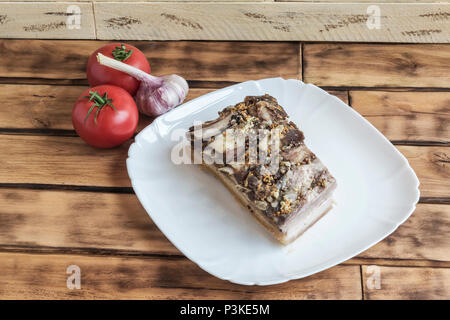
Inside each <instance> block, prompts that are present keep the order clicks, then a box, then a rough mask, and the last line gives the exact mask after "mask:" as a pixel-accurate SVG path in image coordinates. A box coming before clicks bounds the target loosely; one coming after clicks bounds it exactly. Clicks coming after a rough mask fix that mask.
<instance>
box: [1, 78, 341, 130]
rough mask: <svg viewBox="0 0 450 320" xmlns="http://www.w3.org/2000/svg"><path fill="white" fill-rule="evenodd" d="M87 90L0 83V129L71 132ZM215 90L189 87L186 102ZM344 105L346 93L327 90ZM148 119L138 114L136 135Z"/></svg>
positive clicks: (75, 87)
mask: <svg viewBox="0 0 450 320" xmlns="http://www.w3.org/2000/svg"><path fill="white" fill-rule="evenodd" d="M86 88H87V87H80V86H49V85H9V84H3V85H2V84H0V101H2V105H1V106H0V129H5V128H7V129H19V130H20V129H39V130H73V126H72V120H71V114H72V106H73V104H74V102H75V100H76V99H77V98H78V97H79V96H80V94H81V93H82V92H83V91H84V90H85V89H86ZM213 90H216V89H211V88H209V89H198V88H191V89H190V91H189V94H188V96H187V98H186V101H189V100H191V99H194V98H197V97H199V96H201V95H204V94H206V93H208V92H211V91H213ZM330 93H331V94H334V95H336V96H338V97H339V98H340V99H342V100H343V101H344V102H346V103H348V94H347V91H330ZM151 121H152V119H151V118H150V117H146V116H144V115H142V114H141V115H140V118H139V125H138V130H137V131H138V132H139V131H140V130H141V129H143V128H144V127H146V126H147V125H149V124H150V123H151Z"/></svg>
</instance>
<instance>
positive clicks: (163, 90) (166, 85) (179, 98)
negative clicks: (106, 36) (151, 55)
mask: <svg viewBox="0 0 450 320" xmlns="http://www.w3.org/2000/svg"><path fill="white" fill-rule="evenodd" d="M97 60H98V62H99V63H100V64H102V65H104V66H107V67H110V68H112V69H115V70H119V71H122V72H125V73H126V74H129V75H130V76H132V77H134V78H136V79H138V80H139V81H140V82H141V83H140V85H139V89H138V91H137V92H136V105H137V106H138V109H139V111H140V112H142V113H143V114H146V115H149V116H159V115H161V114H163V113H165V112H167V111H169V110H170V109H173V108H175V107H176V106H178V105H180V104H181V103H182V102H183V101H184V99H185V98H186V96H187V93H188V91H189V86H188V84H187V82H186V80H184V78H182V77H180V76H178V75H176V74H171V75H165V76H161V77H155V76H152V75H150V74H148V73H146V72H144V71H142V70H140V69H138V68H135V67H133V66H130V65H128V64H126V63H123V62H120V61H117V60H115V59H112V58H109V57H106V56H104V55H103V54H101V53H98V54H97Z"/></svg>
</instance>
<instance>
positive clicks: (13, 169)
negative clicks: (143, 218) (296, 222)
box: [0, 135, 450, 197]
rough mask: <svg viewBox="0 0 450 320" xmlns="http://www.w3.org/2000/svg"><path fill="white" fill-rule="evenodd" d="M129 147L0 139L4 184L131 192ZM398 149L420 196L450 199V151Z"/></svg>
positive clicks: (27, 138) (68, 140)
mask: <svg viewBox="0 0 450 320" xmlns="http://www.w3.org/2000/svg"><path fill="white" fill-rule="evenodd" d="M130 143H131V141H130V142H127V143H125V144H123V145H122V146H120V147H118V148H115V149H108V150H102V149H96V148H93V147H90V146H88V145H86V144H85V143H84V142H83V141H82V140H81V139H80V138H78V137H58V136H20V135H17V136H14V135H0V149H1V150H8V153H1V154H0V164H1V166H0V183H40V184H61V185H65V184H67V185H82V186H89V185H94V186H106V187H130V181H129V179H128V176H127V173H126V168H125V159H126V157H127V150H128V147H129V145H130ZM398 149H399V150H400V152H402V153H403V154H404V155H405V156H406V158H407V159H408V160H409V162H410V164H411V166H412V167H413V168H414V170H415V172H416V174H417V176H418V178H419V180H420V182H421V185H420V190H421V196H422V197H448V196H449V194H448V190H450V179H449V178H450V170H449V168H448V162H449V152H450V151H449V150H450V149H449V148H439V147H415V146H398ZM447 149H448V150H447ZM30 155H32V156H31V157H30Z"/></svg>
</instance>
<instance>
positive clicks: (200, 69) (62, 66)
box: [0, 40, 301, 82]
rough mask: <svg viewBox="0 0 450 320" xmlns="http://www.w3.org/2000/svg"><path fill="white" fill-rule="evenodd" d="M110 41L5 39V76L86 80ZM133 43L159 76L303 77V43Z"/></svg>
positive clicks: (0, 60)
mask: <svg viewBox="0 0 450 320" xmlns="http://www.w3.org/2000/svg"><path fill="white" fill-rule="evenodd" d="M107 43H108V42H104V41H68V40H67V41H48V40H46V41H41V40H30V41H23V40H0V50H1V51H2V55H0V77H8V78H12V77H22V78H23V77H25V78H44V79H75V80H80V79H82V80H84V79H86V63H87V60H88V57H89V56H90V54H91V53H92V52H94V51H95V50H96V49H97V48H99V47H101V46H102V45H105V44H107ZM127 43H130V44H133V45H135V46H137V47H138V48H139V49H140V50H142V51H143V52H144V54H145V55H146V57H147V58H148V59H149V61H150V64H151V67H152V73H153V74H155V75H163V74H172V73H176V74H179V75H181V76H183V77H184V78H186V79H187V80H199V81H233V82H240V81H245V80H253V79H261V78H269V77H277V76H281V77H283V78H299V79H300V78H301V56H300V46H299V45H298V44H297V43H286V42H280V43H261V42H253V43H244V42H196V41H192V42H187V41H180V42H149V41H144V42H129V41H127ZM69 48H75V49H76V50H69ZM29 52H33V54H29Z"/></svg>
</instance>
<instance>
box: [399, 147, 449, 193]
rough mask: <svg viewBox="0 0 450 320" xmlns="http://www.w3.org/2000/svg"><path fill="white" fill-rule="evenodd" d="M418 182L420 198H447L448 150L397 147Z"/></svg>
mask: <svg viewBox="0 0 450 320" xmlns="http://www.w3.org/2000/svg"><path fill="white" fill-rule="evenodd" d="M397 149H398V150H399V151H400V152H401V153H403V155H404V156H405V157H406V159H408V161H409V164H410V165H411V167H412V168H413V169H414V171H415V172H416V174H417V177H418V178H419V181H420V187H419V189H420V196H421V197H443V198H448V197H449V190H450V167H449V161H450V148H448V147H410V146H397Z"/></svg>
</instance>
